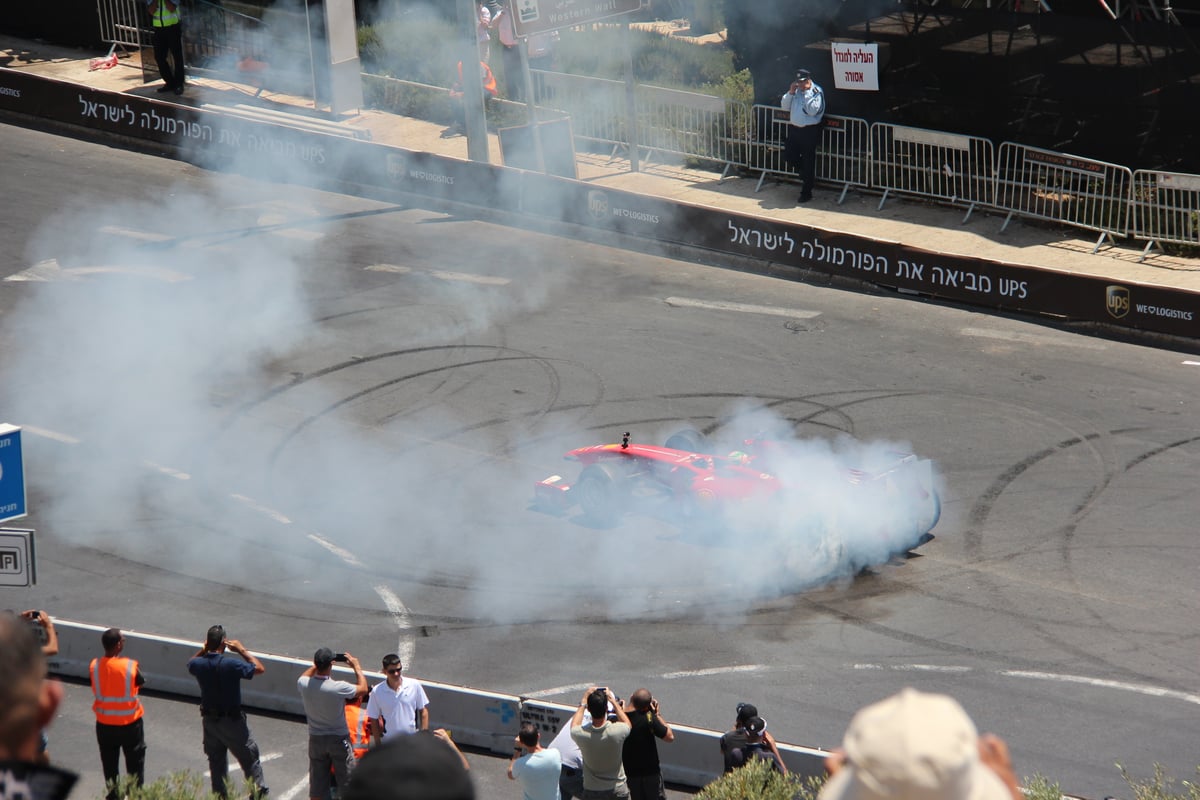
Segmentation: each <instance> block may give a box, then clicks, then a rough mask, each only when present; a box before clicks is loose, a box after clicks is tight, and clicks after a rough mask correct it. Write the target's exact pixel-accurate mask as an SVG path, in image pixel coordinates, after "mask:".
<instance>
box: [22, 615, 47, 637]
mask: <svg viewBox="0 0 1200 800" xmlns="http://www.w3.org/2000/svg"><path fill="white" fill-rule="evenodd" d="M40 616H41V614H39V613H38V612H36V611H35V612H33V614H31V615H30V616H29V617H28V618H26V620H25V622H26V624H28V625H29V629H30V630H31V631H33V635H34V637H35V638H36V639H37V642H38V644H39V645H42V644H45V643H46V642H48V641H49V640H50V636H49V634H47V633H46V629H45V627H43V625H42V621H41V620H40V619H39V617H40Z"/></svg>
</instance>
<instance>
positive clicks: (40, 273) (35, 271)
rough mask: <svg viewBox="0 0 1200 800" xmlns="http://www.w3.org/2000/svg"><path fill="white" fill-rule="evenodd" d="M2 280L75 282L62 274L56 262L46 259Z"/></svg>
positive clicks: (55, 260) (52, 259)
mask: <svg viewBox="0 0 1200 800" xmlns="http://www.w3.org/2000/svg"><path fill="white" fill-rule="evenodd" d="M4 280H6V281H69V280H75V278H74V277H73V276H71V275H68V274H66V273H65V272H63V268H62V267H60V266H59V265H58V260H57V259H54V258H48V259H46V260H45V261H39V262H37V263H36V264H34V265H33V266H32V267H30V268H29V269H26V270H22V271H20V272H17V273H14V274H12V275H9V276H8V277H7V278H5V279H4Z"/></svg>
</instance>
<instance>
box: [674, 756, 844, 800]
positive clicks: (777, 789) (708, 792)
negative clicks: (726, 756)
mask: <svg viewBox="0 0 1200 800" xmlns="http://www.w3.org/2000/svg"><path fill="white" fill-rule="evenodd" d="M824 782H825V781H824V779H823V778H813V777H809V778H804V777H802V776H800V775H796V774H795V773H791V774H788V775H781V774H779V773H778V772H776V771H775V767H774V765H772V764H771V762H769V761H766V760H765V759H761V758H754V759H750V760H749V761H748V762H747V763H746V765H745V766H744V767H739V768H738V769H735V770H734V771H733V772H727V773H725V774H724V775H722V776H721V777H719V778H717V779H716V780H715V781H713V782H712V783H710V784H709V785H708V786H705V787H704V788H703V789H701V790H700V792H699V793H698V794H697V795H696V800H813V798H815V797H816V796H817V792H818V791H820V789H821V784H822V783H824Z"/></svg>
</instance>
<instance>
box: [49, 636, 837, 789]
mask: <svg viewBox="0 0 1200 800" xmlns="http://www.w3.org/2000/svg"><path fill="white" fill-rule="evenodd" d="M54 627H55V630H56V631H57V632H58V646H59V651H58V655H56V656H54V657H52V658H51V659H50V671H51V673H53V674H55V675H59V676H63V677H71V678H79V679H83V680H87V679H88V664H89V663H90V662H91V660H92V659H93V658H96V657H97V656H100V655H103V652H104V651H103V648H102V647H101V646H100V634H101V633H103V632H104V630H105V629H104V628H102V627H100V626H98V625H89V624H86V623H82V622H71V621H68V620H62V619H56V620H55V621H54ZM122 633H123V634H124V635H125V640H126V645H125V651H124V655H127V656H128V657H130V658H134V659H137V661H138V664H139V668H140V669H141V672H142V674H143V675H144V676H145V678H146V688H148V689H153V690H155V691H159V692H167V693H170V694H176V695H182V696H184V697H196V698H198V697H199V696H200V691H199V687H198V686H197V684H196V679H195V678H193V677H192V676H191V675H190V674H189V673H188V671H187V662H188V659H190V658H191V657H192V656H194V655H195V654H196V652H197V651H198V650H199V649H200V645H201V643H200V642H199V641H192V642H189V641H185V640H182V639H172V638H169V637H165V636H156V635H153V634H147V633H140V632H137V631H131V630H122ZM255 655H256V656H258V658H259V660H260V661H262V662H263V666H265V667H266V672H264V673H263V674H262V675H258V676H255V678H254V679H253V680H251V681H247V682H245V683H243V684H242V702H243V705H245V706H246V707H248V708H256V709H262V710H266V711H275V712H281V713H285V714H292V715H295V716H301V717H302V716H304V705H303V703H302V702H301V700H300V694H299V692H297V690H296V678H298V677H299V676H300V673H301V672H303V671H304V670H305V669H307V668H308V667H309V666H310V665H311V662H309V661H304V660H301V659H297V658H289V657H287V656H277V655H270V654H265V653H257V652H256V653H255ZM334 671H335V673H338V674H339V677H343V678H350V677H351V676H352V672H351V671H350V670H348V669H346V668H345V667H341V666H335V667H334ZM365 674H366V675H367V680H368V682H370V683H371V684H372V685H374V684H376V683H379V682H382V681H383V680H384V679H385V678H384V676H383V674H382V673H379V672H366V673H365ZM419 680H420V681H421V685H422V686H423V687H425V693H426V694H427V695H428V696H429V711H430V727H438V728H448V729H450V730H453V731H454V740H455V741H456V742H458V743H459V744H463V745H467V746H469V747H477V748H480V749H483V750H486V751H488V752H490V753H494V754H497V755H507V754H509V753H511V752H512V740H513V737H514V736H516V734H517V730H518V729H519V728H520V724H521V722H523V721H530V722H533V723H535V724H536V725H537V726H538V727H539V729H541V731H542V740H543V741H547V742H548V741H549V740H550V739H552V738H553V737H554V735H555V734H556V733H558V731H559V730H560V729H561V728H562V726H563V725H564V724H567V723H569V722H570V720H571V716H572V715H573V714H574V713H575V709H574V707H572V706H566V705H561V704H558V703H547V702H544V701H541V700H529V699H524V698H522V697H519V696H517V695H509V694H501V693H497V692H488V691H484V690H481V689H472V688H469V687H465V686H454V685H452V684H445V683H436V682H432V681H428V680H426V679H424V678H420V679H419ZM671 727H672V729H673V730H674V731H675V741H674V742H673V743H672V744H671V745H670V747H662V748H659V758H660V760H661V764H662V772H663V778H664V779H665V780H667V781H670V782H671V783H676V784H679V785H682V786H692V787H696V788H699V787H702V786H704V785H706V784H707V783H709V782H710V781H712V780H713V779H714V778H716V777H717V776H719V775H720V774H721V771H722V769H723V762H722V758H721V751H720V746H719V743H718V742H719V740H720V737H721V734H720V732H718V731H712V730H706V729H704V728H693V727H689V726H687V725H681V724H676V723H675V722H672V724H671ZM779 750H780V753H781V754H782V755H783V759H784V761H785V762H786V763H787V765H788V769H790V770H791V771H793V772H797V773H800V774H802V775H823V774H824V773H825V756H826V755H827V753H826V751H824V750H821V749H817V748H810V747H798V746H795V745H787V744H780V745H779Z"/></svg>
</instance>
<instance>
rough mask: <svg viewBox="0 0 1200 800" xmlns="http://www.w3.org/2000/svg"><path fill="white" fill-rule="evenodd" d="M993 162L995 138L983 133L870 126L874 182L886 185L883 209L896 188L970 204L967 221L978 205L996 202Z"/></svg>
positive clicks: (876, 186) (880, 202)
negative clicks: (988, 137)
mask: <svg viewBox="0 0 1200 800" xmlns="http://www.w3.org/2000/svg"><path fill="white" fill-rule="evenodd" d="M994 164H995V160H994V159H993V152H992V143H991V141H989V140H987V139H984V138H981V137H978V136H967V135H964V134H959V133H943V132H941V131H930V130H925V129H923V128H909V127H905V126H903V125H890V124H887V123H883V122H876V123H875V124H873V125H872V126H871V186H873V187H875V188H878V189H883V197H882V198H881V199H880V201H879V208H883V204H884V203H885V202H887V198H888V194H889V193H891V192H897V193H900V194H908V195H916V196H918V197H928V198H930V199H933V200H940V201H943V202H946V203H950V204H951V205H955V204H958V203H966V204H967V213H966V216H964V217H963V222H966V221H967V219H969V218H970V216H971V212H972V211H974V210H975V206H977V205H992V196H993V191H994V185H993V180H992V169H993V167H994Z"/></svg>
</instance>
